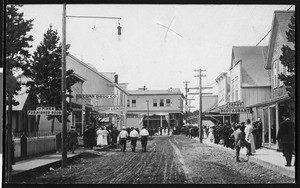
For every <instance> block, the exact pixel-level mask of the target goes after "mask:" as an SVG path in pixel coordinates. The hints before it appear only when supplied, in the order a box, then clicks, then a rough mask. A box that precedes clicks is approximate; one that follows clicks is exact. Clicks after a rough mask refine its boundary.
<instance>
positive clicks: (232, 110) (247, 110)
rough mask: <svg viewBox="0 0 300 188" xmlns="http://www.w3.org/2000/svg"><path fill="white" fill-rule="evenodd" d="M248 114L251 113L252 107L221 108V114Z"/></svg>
mask: <svg viewBox="0 0 300 188" xmlns="http://www.w3.org/2000/svg"><path fill="white" fill-rule="evenodd" d="M244 113H245V114H247V113H250V108H224V109H220V114H244Z"/></svg>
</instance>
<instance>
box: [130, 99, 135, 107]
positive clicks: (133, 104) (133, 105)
mask: <svg viewBox="0 0 300 188" xmlns="http://www.w3.org/2000/svg"><path fill="white" fill-rule="evenodd" d="M131 103H132V104H131V106H132V107H136V100H135V99H133V100H132V101H131Z"/></svg>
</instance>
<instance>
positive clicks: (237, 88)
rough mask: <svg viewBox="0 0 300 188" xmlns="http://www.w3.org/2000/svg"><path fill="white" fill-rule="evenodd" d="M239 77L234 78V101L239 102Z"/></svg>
mask: <svg viewBox="0 0 300 188" xmlns="http://www.w3.org/2000/svg"><path fill="white" fill-rule="evenodd" d="M238 80H239V77H235V94H234V95H235V100H236V101H237V100H239V85H238V84H239V81H238Z"/></svg>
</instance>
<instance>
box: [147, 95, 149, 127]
mask: <svg viewBox="0 0 300 188" xmlns="http://www.w3.org/2000/svg"><path fill="white" fill-rule="evenodd" d="M147 130H148V131H149V100H147Z"/></svg>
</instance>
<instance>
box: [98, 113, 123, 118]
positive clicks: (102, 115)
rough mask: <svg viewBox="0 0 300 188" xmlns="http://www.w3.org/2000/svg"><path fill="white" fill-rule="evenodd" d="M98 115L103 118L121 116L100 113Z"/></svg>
mask: <svg viewBox="0 0 300 188" xmlns="http://www.w3.org/2000/svg"><path fill="white" fill-rule="evenodd" d="M98 117H100V118H103V117H120V115H119V114H99V115H98Z"/></svg>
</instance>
